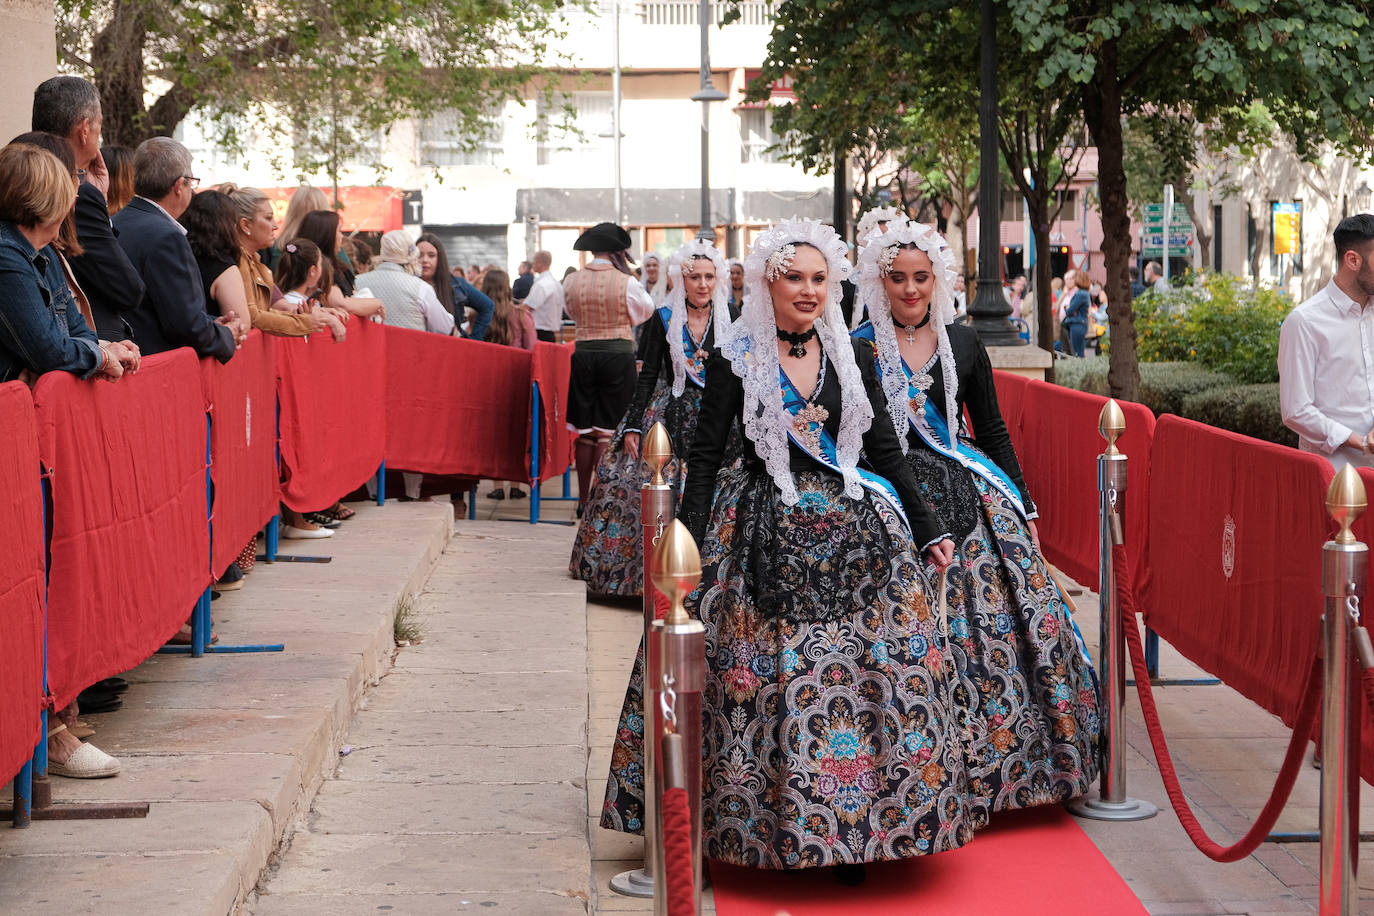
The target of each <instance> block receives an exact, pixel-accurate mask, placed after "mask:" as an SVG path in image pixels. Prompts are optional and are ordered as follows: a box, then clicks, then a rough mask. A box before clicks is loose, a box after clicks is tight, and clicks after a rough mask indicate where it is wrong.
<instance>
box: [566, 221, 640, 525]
mask: <svg viewBox="0 0 1374 916" xmlns="http://www.w3.org/2000/svg"><path fill="white" fill-rule="evenodd" d="M629 247H630V234H629V233H628V232H626V231H625V230H624V229H622V228H620V227H619V226H617V225H616V224H615V223H598V224H597V225H595V226H593V227H592V228H590V229H588V230H587V231H586V232H584V233H582V235H580V236H579V237H578V239H577V243H576V244H574V245H573V248H575V249H577V250H578V251H590V252H591V253H592V260H591V261H590V262H589V263H588V264H587V266H586V267H585V268H584V269H582V270H579V271H577V272H576V273H575V274H573V275H572V276H570V277H568V279H567V282H566V283H565V284H564V287H563V297H564V299H565V300H566V303H567V310H568V314H569V315H570V316H571V317H572V319H573V321H575V322H577V347H576V349H574V350H573V357H572V385H571V391H570V392H569V394H568V426H570V427H572V428H573V429H575V430H577V442H576V444H575V451H574V454H575V456H576V461H577V514H578V516H579V517H580V516H581V515H582V507H583V505H584V504H585V503H586V500H587V495H588V494H589V493H591V490H592V474H593V473H594V472H595V471H596V465H597V462H599V461H600V460H601V455H602V454H603V453H604V452H605V451H606V448H607V446H609V445H610V442H611V436H613V435H614V434H615V428H616V426H617V425H619V423H620V420H621V418H622V417H624V416H625V411H626V409H627V408H629V406H630V400H631V398H633V397H634V390H635V375H636V373H635V345H634V328H635V325H638V324H642V323H644V322H645V321H647V320H648V319H649V316H650V315H652V314H653V313H654V300H653V299H652V298H650V296H649V293H648V292H647V291H646V290H645V289H644V287H643V286H641V285H640V282H639V281H638V280H636V279H635V278H634V277H633V276H631V275H630V261H629V258H628V257H626V255H625V251H626V249H628V248H629Z"/></svg>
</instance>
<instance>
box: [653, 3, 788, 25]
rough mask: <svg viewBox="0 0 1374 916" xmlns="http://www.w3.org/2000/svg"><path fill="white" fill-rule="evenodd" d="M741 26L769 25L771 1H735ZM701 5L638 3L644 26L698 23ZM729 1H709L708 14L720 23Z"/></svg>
mask: <svg viewBox="0 0 1374 916" xmlns="http://www.w3.org/2000/svg"><path fill="white" fill-rule="evenodd" d="M738 6H739V10H740V18H739V19H738V20H736V21H737V22H738V23H739V24H740V25H755V26H771V25H772V24H773V4H772V0H743V2H741V3H739V4H738ZM699 10H700V4H699V3H696V2H693V0H644V2H642V3H640V4H639V16H640V20H641V21H642V22H643V23H644V24H645V25H697V23H698V21H699V20H698V17H697V14H698V11H699ZM729 10H730V4H727V3H714V2H713V3H712V4H711V14H712V19H713V20H714V22H715V23H716V24H717V25H719V24H720V23H721V21H722V20H723V19H724V18H725V14H726V13H727V12H729Z"/></svg>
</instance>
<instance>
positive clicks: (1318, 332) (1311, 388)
mask: <svg viewBox="0 0 1374 916" xmlns="http://www.w3.org/2000/svg"><path fill="white" fill-rule="evenodd" d="M1334 237H1335V241H1336V258H1337V261H1338V264H1337V267H1336V276H1335V278H1334V279H1332V281H1331V282H1330V283H1328V284H1327V285H1326V288H1325V289H1323V290H1322V291H1321V292H1319V293H1317V295H1315V296H1313V297H1312V298H1311V299H1308V300H1307V301H1306V302H1304V303H1303V304H1302V305H1299V306H1298V307H1297V308H1295V309H1293V311H1292V313H1291V314H1289V316H1288V317H1287V318H1285V319H1284V321H1283V329H1282V330H1281V331H1280V332H1279V399H1280V402H1281V404H1282V407H1283V422H1284V425H1285V426H1287V427H1288V428H1289V429H1291V430H1293V432H1295V433H1297V434H1298V447H1299V448H1301V449H1302V450H1303V451H1307V452H1315V453H1317V454H1319V455H1322V456H1323V457H1325V458H1326V459H1327V460H1328V461H1330V462H1331V463H1332V464H1333V465H1334V466H1335V467H1336V468H1338V469H1339V468H1341V467H1343V466H1345V465H1346V464H1353V465H1355V466H1356V467H1374V433H1372V432H1371V430H1372V429H1374V215H1371V214H1368V213H1361V214H1359V215H1357V216H1349V217H1346V218H1345V219H1343V220H1341V222H1340V224H1339V225H1338V226H1336V231H1335V233H1334Z"/></svg>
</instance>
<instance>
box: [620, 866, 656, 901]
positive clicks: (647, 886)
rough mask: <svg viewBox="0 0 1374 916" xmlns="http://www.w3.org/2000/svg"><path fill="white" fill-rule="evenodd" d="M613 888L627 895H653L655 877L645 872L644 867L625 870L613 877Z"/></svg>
mask: <svg viewBox="0 0 1374 916" xmlns="http://www.w3.org/2000/svg"><path fill="white" fill-rule="evenodd" d="M611 890H613V891H615V892H616V893H617V894H622V895H624V896H626V897H652V896H653V895H654V879H653V878H650V877H649V876H648V875H646V874H644V869H642V868H636V869H635V870H634V871H623V872H621V873H620V874H618V875H616V876H615V877H614V878H612V879H611Z"/></svg>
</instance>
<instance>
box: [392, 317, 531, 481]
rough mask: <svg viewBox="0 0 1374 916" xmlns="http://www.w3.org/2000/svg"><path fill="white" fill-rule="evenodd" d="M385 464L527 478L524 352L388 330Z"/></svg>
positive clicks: (431, 471)
mask: <svg viewBox="0 0 1374 916" xmlns="http://www.w3.org/2000/svg"><path fill="white" fill-rule="evenodd" d="M386 347H387V375H386V395H387V438H386V466H387V468H388V469H395V470H406V471H419V472H421V473H425V474H455V475H458V476H461V477H483V478H488V479H492V480H519V481H527V480H529V476H530V472H529V464H528V461H527V459H526V458H525V454H526V450H527V449H528V447H529V438H530V437H529V425H530V416H529V406H530V351H528V350H522V349H519V348H518V347H503V346H499V345H497V344H489V343H484V342H481V341H475V340H464V339H462V338H459V337H446V336H443V335H440V334H431V333H428V332H426V331H409V330H405V329H404V328H387V329H386Z"/></svg>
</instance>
